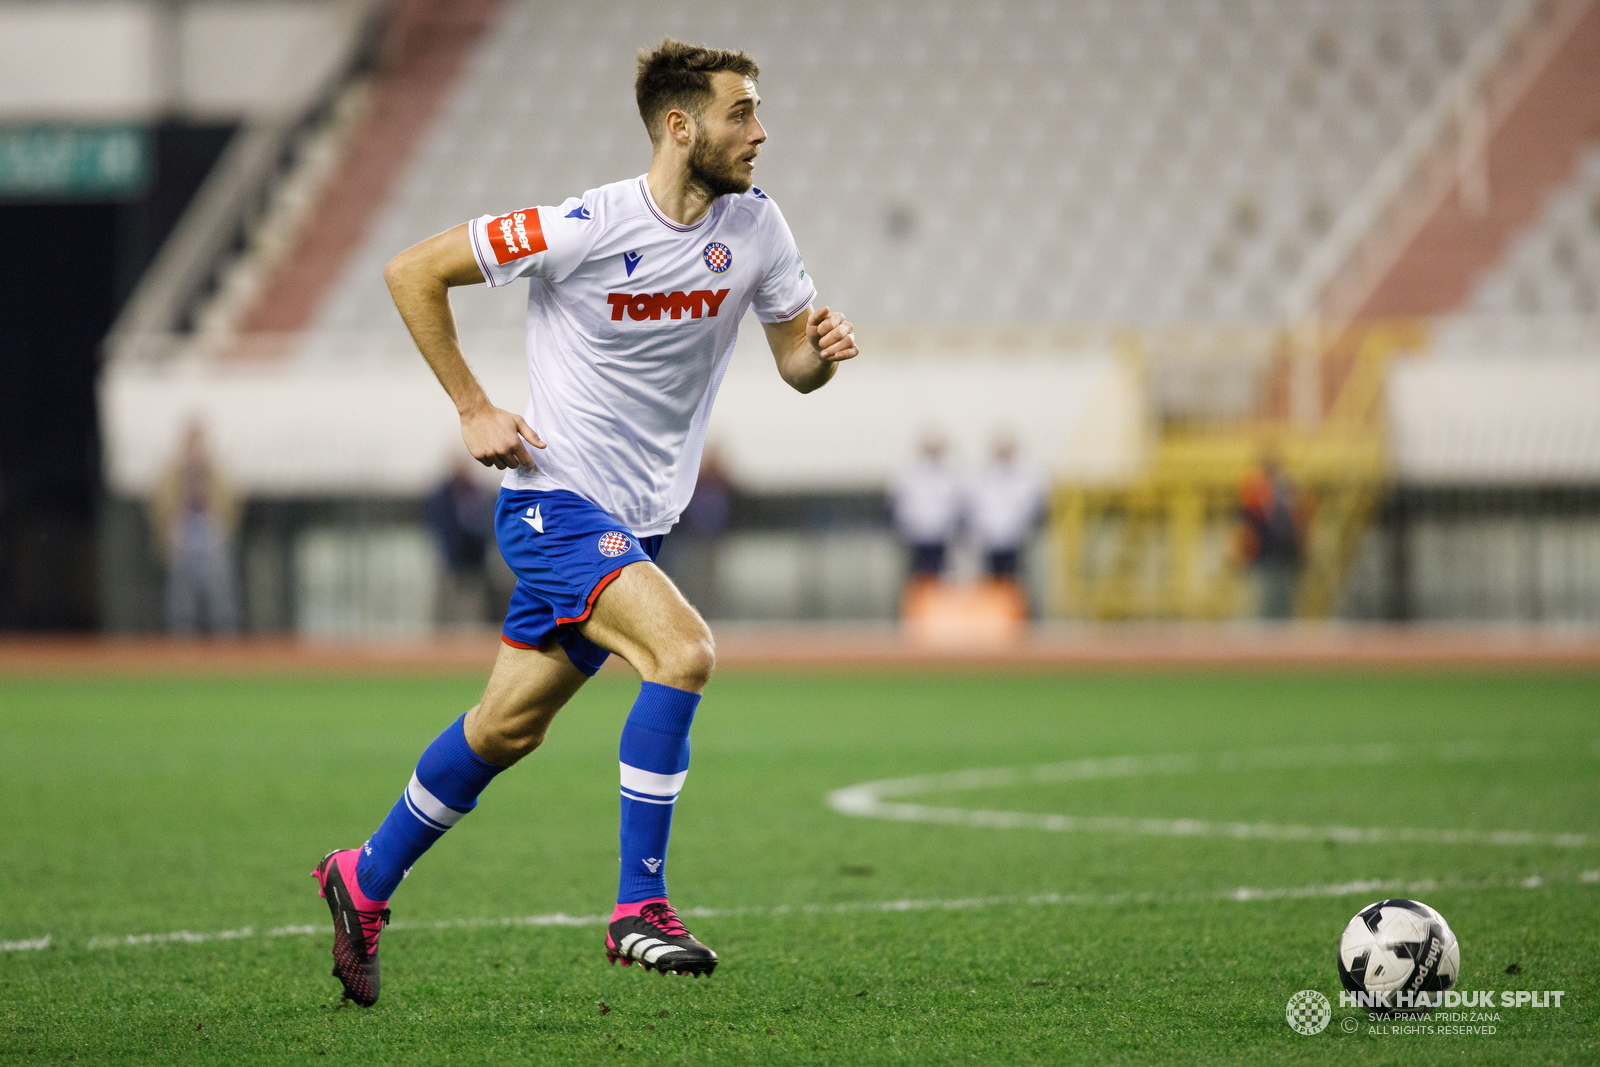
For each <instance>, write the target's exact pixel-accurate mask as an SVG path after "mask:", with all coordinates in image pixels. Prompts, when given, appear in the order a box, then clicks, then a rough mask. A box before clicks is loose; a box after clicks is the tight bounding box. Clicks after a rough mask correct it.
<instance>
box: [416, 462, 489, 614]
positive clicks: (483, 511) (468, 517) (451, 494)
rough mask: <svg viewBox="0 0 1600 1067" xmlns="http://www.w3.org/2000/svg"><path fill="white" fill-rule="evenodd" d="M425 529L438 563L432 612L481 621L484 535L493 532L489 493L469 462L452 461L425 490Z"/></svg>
mask: <svg viewBox="0 0 1600 1067" xmlns="http://www.w3.org/2000/svg"><path fill="white" fill-rule="evenodd" d="M427 513H428V529H430V530H431V531H432V532H433V541H434V544H435V545H436V546H437V547H438V549H439V559H440V561H441V562H442V563H443V564H444V574H443V579H444V580H443V581H442V582H441V583H440V585H439V593H438V599H437V602H436V604H435V608H434V617H435V619H436V621H437V622H438V623H439V624H440V625H441V626H446V627H462V626H467V627H471V626H481V625H483V624H484V623H485V622H487V621H488V618H489V616H488V605H489V539H490V538H491V537H493V536H494V493H492V492H490V491H489V490H488V489H486V488H484V487H483V486H482V485H481V484H479V482H478V479H477V477H476V476H475V475H474V473H473V470H472V467H470V466H469V465H468V464H467V463H466V462H465V461H461V462H457V463H455V464H454V465H453V466H452V468H451V471H450V473H449V474H448V475H447V476H446V477H445V479H444V481H442V482H440V483H439V485H438V486H437V487H436V488H435V489H434V490H433V492H432V493H430V494H428V506H427Z"/></svg>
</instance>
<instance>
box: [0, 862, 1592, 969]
mask: <svg viewBox="0 0 1600 1067" xmlns="http://www.w3.org/2000/svg"><path fill="white" fill-rule="evenodd" d="M1572 881H1578V882H1589V883H1592V882H1600V870H1593V871H1582V872H1580V873H1578V874H1576V875H1572V874H1565V873H1557V874H1546V875H1542V876H1541V875H1530V876H1527V877H1503V878H1488V879H1478V880H1475V881H1463V880H1460V879H1454V878H1442V879H1438V878H1422V879H1405V878H1373V879H1367V880H1362V881H1352V882H1334V883H1330V884H1326V885H1302V886H1278V887H1272V888H1265V889H1262V888H1256V887H1253V886H1240V887H1238V888H1235V889H1224V890H1218V891H1213V892H1205V893H1155V892H1148V891H1145V892H1125V893H1036V894H1031V895H1024V894H1011V895H1003V896H985V897H956V898H951V899H943V900H940V899H931V900H919V899H910V898H907V899H901V900H877V901H845V902H841V903H837V904H780V905H777V906H775V907H761V906H752V907H740V908H685V909H684V910H683V911H682V912H680V913H679V914H681V915H683V916H684V917H685V918H690V919H734V918H742V917H747V916H763V917H774V918H777V917H782V916H786V915H863V914H895V913H899V912H921V911H972V910H979V909H984V908H1000V907H1016V906H1019V905H1020V906H1027V907H1043V906H1054V907H1119V906H1121V905H1124V904H1149V903H1170V904H1184V903H1204V902H1207V901H1213V900H1221V901H1234V902H1239V903H1247V902H1252V901H1263V900H1303V899H1308V898H1314V897H1344V896H1367V895H1370V894H1374V893H1379V894H1381V893H1392V892H1406V893H1431V892H1436V891H1451V892H1461V891H1474V890H1485V889H1517V888H1521V889H1542V888H1544V887H1545V886H1548V885H1552V884H1561V883H1565V882H1572ZM609 919H610V916H607V915H568V914H566V913H565V912H554V913H552V914H549V915H511V916H503V917H500V918H473V919H439V920H436V921H433V922H427V921H416V920H413V921H411V922H404V921H401V922H394V923H391V924H390V925H389V929H391V930H471V929H479V928H482V927H490V926H500V927H517V926H602V925H604V924H605V923H606V922H607V921H609ZM327 932H328V927H327V925H326V924H323V925H320V926H319V925H299V926H274V927H271V928H270V929H268V930H267V931H266V932H265V933H258V932H257V931H256V929H255V928H254V927H251V926H246V927H242V928H240V929H238V930H220V931H216V932H212V933H196V932H194V931H192V930H176V931H173V932H171V933H165V934H127V935H125V936H120V937H94V938H90V939H89V941H88V942H87V943H86V944H85V947H86V948H90V949H103V948H123V947H129V946H132V947H142V946H146V945H168V944H179V945H198V944H204V943H206V942H210V941H240V940H245V939H248V938H254V937H267V938H276V937H300V936H306V937H309V936H315V935H321V934H326V933H327ZM49 943H50V935H48V934H47V935H45V936H44V937H42V938H38V939H36V940H34V941H3V942H0V948H4V949H5V950H7V951H16V950H18V949H21V948H44V947H46V946H47V945H48V944H49Z"/></svg>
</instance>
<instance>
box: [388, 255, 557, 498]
mask: <svg viewBox="0 0 1600 1067" xmlns="http://www.w3.org/2000/svg"><path fill="white" fill-rule="evenodd" d="M470 225H471V223H462V224H461V225H460V226H456V227H453V228H452V229H448V230H446V231H444V232H443V233H441V234H436V235H435V236H433V237H430V238H428V239H427V240H426V241H422V242H420V243H418V244H414V245H412V246H411V247H410V248H408V249H406V250H405V251H404V252H401V253H400V254H399V255H397V256H395V257H394V258H393V259H391V260H390V261H389V264H388V266H386V267H384V268H383V280H384V281H385V282H387V283H388V284H389V295H390V296H391V297H393V298H394V306H395V307H396V308H397V309H398V310H399V312H400V317H401V318H402V319H404V320H405V324H406V329H408V330H410V331H411V339H412V340H413V341H415V342H416V343H417V349H418V350H419V351H420V352H421V353H422V358H423V359H426V360H427V361H428V366H430V367H432V368H433V373H434V375H435V377H437V378H438V379H439V384H440V385H442V386H444V391H445V392H446V393H448V394H450V399H451V400H452V401H454V403H455V405H456V412H457V414H459V415H460V416H461V439H462V440H463V441H464V442H466V445H467V451H469V452H471V453H472V457H473V458H474V459H476V460H477V461H478V462H479V463H482V464H483V465H484V466H486V467H498V468H500V469H501V470H505V469H506V468H508V467H527V468H531V467H533V456H532V454H530V453H529V452H528V448H527V445H528V444H531V445H533V447H535V448H543V447H544V442H543V441H541V440H539V435H538V434H536V433H534V432H533V430H532V428H531V427H529V426H528V424H527V423H526V422H524V421H523V419H522V416H521V415H517V414H514V413H512V412H509V411H502V410H501V409H500V408H497V407H495V406H494V405H493V404H491V403H490V402H489V396H488V394H487V393H485V392H484V391H483V386H481V385H479V384H478V379H477V378H476V377H475V376H474V375H473V373H472V368H471V367H468V366H467V361H466V358H465V357H464V356H463V355H462V354H461V341H460V339H459V338H458V337H457V336H456V318H455V315H454V313H453V312H452V311H451V310H450V295H449V289H450V286H452V285H481V284H483V282H484V274H483V270H482V268H480V267H479V265H478V259H477V257H476V256H475V255H474V254H473V251H472V240H471V237H470V236H469V233H468V227H469V226H470ZM524 441H526V442H527V444H524Z"/></svg>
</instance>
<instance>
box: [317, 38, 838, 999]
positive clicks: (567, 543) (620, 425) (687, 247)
mask: <svg viewBox="0 0 1600 1067" xmlns="http://www.w3.org/2000/svg"><path fill="white" fill-rule="evenodd" d="M758 73H759V71H758V70H757V67H756V64H755V62H754V61H753V60H752V59H751V58H750V57H749V56H747V55H745V54H744V53H743V52H730V51H721V50H716V49H710V48H701V47H694V46H690V45H687V44H684V43H682V42H680V41H674V40H672V39H670V38H668V39H666V40H663V41H662V43H661V44H660V45H659V46H658V47H656V48H654V49H653V50H644V51H641V53H640V55H639V65H638V76H637V79H636V81H635V83H634V93H635V96H636V97H637V99H638V104H639V115H640V117H641V118H642V119H643V120H644V124H645V128H646V129H647V130H648V131H649V134H650V142H651V145H652V147H653V154H652V158H651V161H650V170H649V171H648V172H647V173H646V174H644V175H642V176H640V177H637V178H630V179H628V180H627V181H620V182H615V183H613V184H611V185H604V186H601V187H600V188H598V189H591V190H590V191H588V192H586V193H584V194H583V196H581V197H571V198H569V199H567V200H565V201H563V202H562V203H561V204H560V205H559V206H555V207H532V208H527V209H525V210H522V211H513V212H511V213H509V214H506V215H500V216H492V215H484V216H482V217H481V218H478V219H475V220H473V221H472V222H468V223H464V224H462V225H460V226H457V227H455V228H454V229H451V230H447V231H445V232H444V233H442V234H439V235H438V236H436V237H431V238H429V239H428V240H426V241H423V242H422V243H420V244H417V245H415V246H413V247H411V248H409V249H407V250H406V251H404V252H401V253H400V254H399V255H397V256H396V257H395V258H394V259H393V260H392V261H390V263H389V265H388V267H387V268H385V270H384V278H385V280H386V281H387V282H388V284H389V291H390V293H391V294H392V295H393V297H394V302H395V306H396V307H397V308H398V309H399V311H400V315H401V317H402V318H403V319H404V320H405V323H406V326H407V327H408V328H409V329H410V331H411V336H412V338H413V339H414V340H415V341H416V344H417V348H418V349H420V350H421V352H422V355H423V358H425V359H426V360H427V361H428V364H429V366H431V367H432V368H433V371H434V373H435V374H436V375H437V376H438V379H439V382H440V384H441V385H443V386H444V389H445V392H447V393H448V394H449V395H450V399H451V400H452V401H454V403H455V405H456V410H457V411H458V412H459V413H460V416H461V436H462V439H463V440H464V441H465V442H466V446H467V449H468V450H469V451H470V452H471V453H472V455H473V456H474V457H476V458H477V460H478V461H479V462H481V463H483V464H485V465H493V466H495V467H498V468H500V469H503V470H505V471H506V476H505V480H504V482H503V486H502V488H501V491H500V497H499V501H498V505H497V508H496V515H495V534H496V540H497V541H498V543H499V546H500V552H501V554H502V555H503V556H504V557H505V559H506V562H507V563H509V564H510V565H511V568H512V570H514V571H515V572H516V575H517V585H516V592H515V593H514V594H513V597H512V601H511V607H510V610H509V611H508V612H507V615H506V621H505V626H504V629H503V639H502V643H501V647H500V651H499V656H498V658H497V659H496V660H495V665H494V670H493V673H491V675H490V676H489V682H488V685H487V687H486V688H485V690H484V694H483V698H482V700H480V701H479V703H478V704H477V706H475V707H473V708H472V709H471V710H470V711H468V712H467V713H466V714H465V715H463V716H461V717H460V718H459V719H457V720H456V721H455V722H453V723H451V724H450V725H449V726H447V727H446V728H445V730H444V732H443V733H442V734H440V735H439V736H438V738H436V739H435V740H434V741H433V743H432V744H430V745H428V747H427V748H426V749H425V750H424V751H423V753H422V758H421V759H420V760H419V761H418V762H417V766H416V771H415V773H414V774H412V776H411V781H410V783H409V784H408V785H407V786H406V788H405V791H404V792H403V793H402V794H401V796H400V799H399V801H398V802H397V803H396V804H395V805H394V809H393V810H392V811H390V812H389V815H388V817H387V818H386V819H384V821H383V824H382V825H381V826H379V827H378V829H377V830H376V831H375V832H374V833H373V834H372V836H371V838H370V839H368V841H367V842H366V843H365V844H364V845H362V846H361V847H360V848H352V849H344V850H340V851H335V852H331V853H329V854H328V855H327V856H325V857H324V858H323V860H322V862H321V863H319V864H318V865H317V868H316V870H315V871H314V872H313V875H314V877H315V878H316V879H317V885H318V888H319V891H320V893H321V895H322V896H323V897H324V898H325V899H326V900H327V903H328V907H329V910H330V911H331V912H332V914H333V924H334V942H333V958H334V969H333V973H334V975H335V976H336V977H338V978H339V980H340V981H341V982H343V983H344V991H345V995H346V996H347V997H349V998H350V999H352V1000H354V1001H356V1002H357V1003H358V1004H364V1005H370V1004H372V1003H374V1002H376V1001H377V999H378V980H379V979H378V937H379V934H380V933H381V932H382V929H383V926H384V924H385V923H387V922H388V919H389V898H390V897H391V896H392V895H393V893H394V891H395V887H396V886H398V885H399V884H400V879H401V878H403V877H405V875H406V873H407V871H408V870H409V869H410V868H411V865H412V864H413V863H415V862H416V861H417V859H418V857H420V856H421V855H422V854H423V852H425V851H427V849H428V847H429V846H430V845H432V844H433V843H434V842H435V841H436V840H438V839H439V837H440V836H441V835H442V834H444V833H445V831H447V830H449V829H450V828H451V827H452V826H454V825H455V824H456V823H457V822H459V821H460V820H461V818H462V816H464V815H466V814H467V813H468V812H470V811H471V810H472V809H473V807H474V806H476V805H477V803H478V795H479V794H480V793H481V792H482V791H483V790H484V788H485V787H486V786H487V785H488V784H489V782H490V781H491V780H492V779H493V778H494V777H495V775H497V774H499V773H500V772H502V771H504V770H505V769H506V768H508V767H510V766H511V765H512V764H514V763H516V762H517V761H518V760H520V759H522V757H524V756H526V755H527V754H528V753H530V752H532V751H533V750H534V749H535V748H537V747H539V743H540V742H541V741H542V740H543V739H544V736H545V731H546V730H547V729H548V728H549V726H550V722H551V720H552V719H553V718H554V717H555V715H556V713H557V712H558V711H560V710H561V707H562V705H564V704H565V703H566V702H567V701H568V700H570V699H571V698H572V695H573V694H574V693H576V692H577V691H578V689H579V688H580V687H581V686H582V685H583V683H584V682H586V681H587V680H588V679H589V678H590V677H592V676H593V675H594V673H595V672H596V671H597V670H599V668H600V665H601V663H602V662H604V660H605V659H606V656H607V655H608V654H609V653H613V652H614V653H616V654H617V655H619V656H621V657H622V658H623V659H624V660H626V661H627V662H628V663H629V664H630V665H631V666H632V667H633V668H634V669H635V670H636V671H638V672H639V675H640V677H641V678H642V679H643V684H642V685H641V687H640V690H639V696H638V699H637V701H636V702H635V703H634V705H633V709H632V711H631V712H630V713H629V714H628V718H627V721H626V723H625V724H624V726H623V729H622V744H621V753H620V755H621V765H622V767H621V774H622V801H621V804H622V827H621V845H622V872H621V883H620V885H619V888H618V891H617V904H616V909H615V911H614V912H613V913H612V917H611V924H610V927H609V928H608V930H607V934H606V956H607V958H608V959H610V960H611V961H612V962H613V963H614V962H617V961H618V960H621V961H622V962H623V963H624V964H630V965H631V964H632V963H635V962H637V963H640V964H643V965H644V966H645V967H650V968H654V969H656V970H658V971H660V972H662V973H663V974H665V973H668V972H673V973H677V974H694V975H700V974H710V973H711V971H712V970H713V968H715V967H716V964H717V955H716V953H715V952H713V951H712V950H711V949H709V948H707V947H706V946H705V945H703V944H701V943H700V942H699V941H698V940H696V939H695V938H694V937H693V936H692V935H690V933H689V931H688V930H687V929H685V928H684V925H683V923H682V921H681V920H680V919H679V918H678V916H677V913H676V912H675V911H674V910H673V907H672V905H671V904H670V903H669V902H668V899H667V884H666V858H667V837H668V832H669V830H670V829H671V825H672V809H673V804H674V802H675V801H676V800H677V797H678V793H679V791H680V790H681V789H682V788H683V783H684V778H685V777H686V775H687V773H688V769H689V726H690V723H691V722H692V721H693V719H694V714H695V708H696V707H697V706H698V705H699V703H700V696H701V693H702V692H704V690H705V687H706V683H707V682H708V681H709V680H710V677H711V670H712V666H713V663H714V660H715V656H714V653H713V648H712V638H711V631H710V629H708V628H707V626H706V624H705V621H704V620H703V619H701V617H700V615H699V613H698V612H696V611H695V609H694V608H693V607H692V606H690V604H689V603H688V602H687V601H686V600H685V599H684V598H683V596H682V595H681V594H680V593H679V592H678V590H677V589H676V588H675V587H674V586H673V584H672V582H671V581H669V580H668V579H667V577H666V576H665V575H664V574H663V573H662V572H661V571H660V570H659V569H658V568H657V567H656V565H655V563H654V560H655V558H656V556H657V554H658V553H659V552H660V549H661V539H662V537H663V536H664V535H665V534H666V533H667V531H668V530H670V529H671V528H672V525H673V523H674V522H675V521H676V520H677V518H678V515H679V513H680V512H682V511H683V509H684V506H685V505H686V504H687V503H688V500H689V497H690V495H691V493H692V492H693V491H694V484H695V474H696V471H697V470H698V469H699V466H700V453H701V450H702V448H703V446H704V442H705V433H706V423H707V421H708V419H709V417H710V414H711V404H712V401H713V399H714V398H715V397H716V392H717V386H718V385H719V383H720V382H721V381H722V376H723V373H724V372H725V371H726V369H727V366H728V360H729V358H730V357H731V356H732V354H733V347H734V340H735V335H736V334H737V331H738V327H739V320H740V319H741V318H742V317H743V316H744V313H745V310H746V309H747V308H750V307H754V308H755V312H756V317H757V318H758V319H760V321H761V324H762V327H763V329H764V330H765V331H766V335H767V340H768V343H769V344H770V345H771V348H772V354H773V357H774V359H776V361H777V367H778V374H779V376H781V377H782V378H783V380H784V381H785V382H787V383H788V384H789V385H791V386H792V387H794V388H795V389H797V390H799V391H800V392H802V393H808V392H811V391H812V390H814V389H817V388H820V387H821V386H823V385H825V384H827V382H828V381H829V380H830V379H831V378H832V377H833V375H834V373H835V371H837V370H838V365H839V363H840V362H842V361H843V360H847V359H850V358H852V357H854V356H855V355H856V354H857V349H856V344H855V339H854V336H853V333H854V331H853V329H852V327H851V325H850V323H849V322H847V321H846V320H845V318H844V316H843V315H841V314H839V313H838V312H835V311H830V310H829V309H828V308H827V307H820V308H812V306H811V305H812V299H813V297H814V296H815V295H816V290H815V289H814V288H813V287H812V284H811V280H810V278H809V277H808V276H807V274H806V269H805V264H804V263H802V262H801V259H800V255H799V253H798V252H797V251H796V249H795V244H794V238H793V237H792V236H791V235H790V233H789V227H788V225H787V224H786V223H785V222H784V219H783V215H782V214H781V213H780V212H779V211H778V206H777V205H776V204H774V203H773V202H772V201H771V200H770V199H769V198H768V197H767V195H766V194H765V193H763V192H762V191H761V190H760V189H758V188H755V187H754V186H753V185H752V184H751V176H752V172H753V171H754V169H755V162H756V156H757V155H758V154H759V153H760V151H761V145H762V143H763V142H764V141H766V139H767V134H766V131H765V130H764V129H763V128H762V126H761V122H760V120H759V119H758V118H757V117H756V108H757V106H758V105H759V103H760V97H759V96H758V95H757V93H756V78H757V75H758ZM520 278H526V279H528V289H527V293H528V348H527V352H528V386H529V394H530V395H529V400H528V408H527V414H526V417H523V416H519V415H515V414H513V413H511V412H509V411H502V410H501V409H499V408H497V407H495V406H494V404H493V403H491V402H490V400H489V397H488V396H487V395H485V393H484V391H483V389H482V387H481V386H480V385H479V384H478V382H477V380H476V379H475V378H474V377H473V374H472V371H471V370H470V369H469V368H468V366H467V363H466V360H465V359H464V358H463V357H462V354H461V349H460V345H459V344H458V342H457V339H456V330H455V322H454V319H453V317H452V315H451V311H450V302H449V297H448V295H447V290H448V288H449V287H450V286H452V285H472V284H476V283H479V282H487V283H488V284H489V285H491V286H503V285H510V284H511V283H512V282H514V281H516V280H517V279H520ZM529 446H532V449H533V451H531V452H530V451H529Z"/></svg>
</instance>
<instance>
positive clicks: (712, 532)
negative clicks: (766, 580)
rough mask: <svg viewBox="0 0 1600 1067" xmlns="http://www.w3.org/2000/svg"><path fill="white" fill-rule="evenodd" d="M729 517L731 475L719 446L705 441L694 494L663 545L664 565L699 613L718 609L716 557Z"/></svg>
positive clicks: (731, 517) (730, 517)
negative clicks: (670, 536) (671, 537)
mask: <svg viewBox="0 0 1600 1067" xmlns="http://www.w3.org/2000/svg"><path fill="white" fill-rule="evenodd" d="M732 519H733V479H732V478H730V477H729V476H728V470H727V467H726V466H725V465H724V464H723V462H722V452H721V450H720V449H719V448H718V447H717V446H716V445H707V446H706V450H705V453H704V455H702V456H701V457H700V473H699V476H698V477H697V478H696V480H695V483H694V495H693V496H691V497H690V498H689V505H688V506H687V507H686V508H684V509H683V514H682V515H681V516H679V519H678V525H677V526H675V527H674V528H673V531H672V532H673V534H674V536H673V539H672V540H671V541H669V542H667V543H666V545H665V546H663V555H664V557H665V560H666V561H665V563H664V564H663V568H664V569H665V570H666V571H667V573H668V574H669V575H670V576H671V578H672V580H673V581H674V582H676V583H677V585H678V588H679V589H680V590H681V591H682V592H683V595H684V598H685V599H686V600H688V601H689V603H691V604H693V605H694V606H695V607H696V608H698V609H699V610H700V613H701V614H702V615H714V614H715V613H716V610H717V558H718V556H719V554H720V553H721V551H722V538H723V535H725V534H726V533H727V532H728V526H729V523H730V522H731V521H732Z"/></svg>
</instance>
